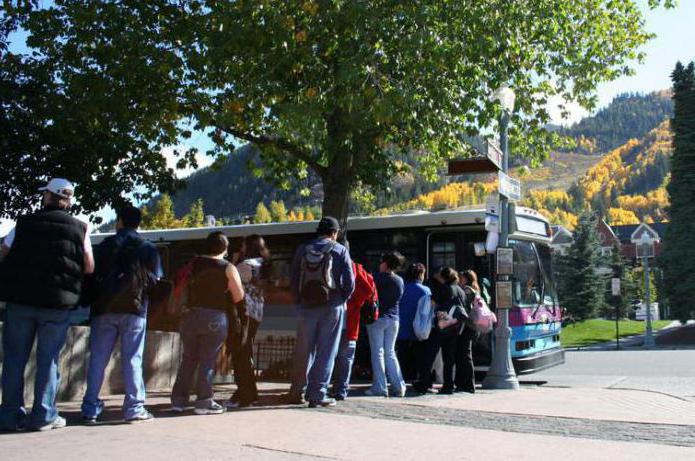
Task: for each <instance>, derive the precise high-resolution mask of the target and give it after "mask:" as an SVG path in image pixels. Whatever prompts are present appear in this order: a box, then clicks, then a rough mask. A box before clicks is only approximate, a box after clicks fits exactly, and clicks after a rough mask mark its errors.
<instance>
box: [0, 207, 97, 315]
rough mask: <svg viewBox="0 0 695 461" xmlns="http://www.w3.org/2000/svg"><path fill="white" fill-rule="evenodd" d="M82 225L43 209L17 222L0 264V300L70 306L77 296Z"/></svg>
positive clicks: (61, 212) (63, 213) (59, 212)
mask: <svg viewBox="0 0 695 461" xmlns="http://www.w3.org/2000/svg"><path fill="white" fill-rule="evenodd" d="M86 233H87V225H86V224H85V223H83V222H81V221H80V220H78V219H76V218H74V217H72V216H71V215H70V214H69V213H68V212H67V211H64V210H60V209H57V208H52V207H47V208H44V209H43V210H41V211H38V212H36V213H34V214H31V215H27V216H22V217H20V218H19V219H18V220H17V226H16V228H15V238H14V242H13V243H12V246H11V248H10V252H9V254H8V255H7V257H6V258H5V259H4V260H3V261H2V263H1V264H0V300H2V301H6V302H8V303H15V304H25V305H28V306H35V307H44V308H50V309H72V308H73V307H75V305H76V304H77V302H78V301H79V299H80V293H81V292H82V278H83V276H84V274H83V272H84V238H85V234H86Z"/></svg>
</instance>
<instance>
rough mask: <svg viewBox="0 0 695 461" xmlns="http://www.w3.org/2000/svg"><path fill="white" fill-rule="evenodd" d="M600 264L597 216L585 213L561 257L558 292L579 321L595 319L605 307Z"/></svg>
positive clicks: (559, 261)
mask: <svg viewBox="0 0 695 461" xmlns="http://www.w3.org/2000/svg"><path fill="white" fill-rule="evenodd" d="M600 265H601V256H600V246H599V240H598V232H597V230H596V217H595V215H593V214H592V213H589V212H585V213H583V214H582V215H581V216H580V217H579V222H578V224H577V228H576V229H575V232H574V241H573V242H572V245H571V246H570V247H569V249H568V251H567V255H566V256H562V257H560V258H558V272H559V273H558V275H559V277H558V289H559V293H558V294H559V296H560V300H561V302H562V304H563V306H565V307H566V308H567V311H568V312H569V313H570V314H571V315H572V316H573V317H574V318H575V319H576V320H585V319H589V318H593V317H595V316H596V313H597V312H598V311H599V309H600V308H601V307H602V304H603V298H604V280H603V277H601V276H600V275H598V273H597V270H598V268H599V267H600Z"/></svg>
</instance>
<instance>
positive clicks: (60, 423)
mask: <svg viewBox="0 0 695 461" xmlns="http://www.w3.org/2000/svg"><path fill="white" fill-rule="evenodd" d="M65 426H67V422H66V421H65V418H63V417H62V416H56V419H54V420H53V422H51V423H48V424H46V425H44V426H41V427H37V428H36V430H37V431H40V432H44V431H51V430H53V429H62V428H64V427H65Z"/></svg>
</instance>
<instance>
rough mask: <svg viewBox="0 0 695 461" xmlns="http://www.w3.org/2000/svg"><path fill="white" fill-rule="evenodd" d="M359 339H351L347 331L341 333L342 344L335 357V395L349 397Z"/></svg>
mask: <svg viewBox="0 0 695 461" xmlns="http://www.w3.org/2000/svg"><path fill="white" fill-rule="evenodd" d="M356 349H357V341H354V340H349V339H347V337H346V336H345V331H343V332H342V333H341V335H340V346H338V356H337V357H336V359H335V370H334V372H335V378H334V380H333V395H337V396H340V397H343V398H345V397H347V395H348V388H349V387H350V374H351V373H352V364H353V362H354V361H355V350H356Z"/></svg>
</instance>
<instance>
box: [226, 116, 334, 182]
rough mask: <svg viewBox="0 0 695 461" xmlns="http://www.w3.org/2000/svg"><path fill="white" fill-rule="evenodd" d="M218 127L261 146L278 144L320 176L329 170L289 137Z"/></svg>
mask: <svg viewBox="0 0 695 461" xmlns="http://www.w3.org/2000/svg"><path fill="white" fill-rule="evenodd" d="M217 128H219V129H220V130H222V131H225V132H227V133H229V134H231V135H232V136H235V137H237V138H239V139H243V140H245V141H248V142H251V143H254V144H257V145H259V146H276V147H278V148H280V149H282V150H284V151H287V152H288V153H289V154H290V155H292V156H294V157H296V158H298V159H299V160H301V161H303V162H304V163H306V164H307V165H309V166H310V167H311V168H313V169H314V171H316V173H317V174H319V176H322V175H324V174H325V173H326V171H327V170H326V167H324V166H323V165H321V164H320V163H319V162H318V159H316V158H315V157H313V156H312V155H311V154H310V153H309V152H307V151H305V150H304V149H302V148H301V147H299V146H297V145H296V144H294V143H293V142H291V141H288V140H287V139H284V138H281V137H278V136H266V135H255V134H252V133H248V132H246V131H242V130H237V129H235V128H232V127H222V126H217Z"/></svg>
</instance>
